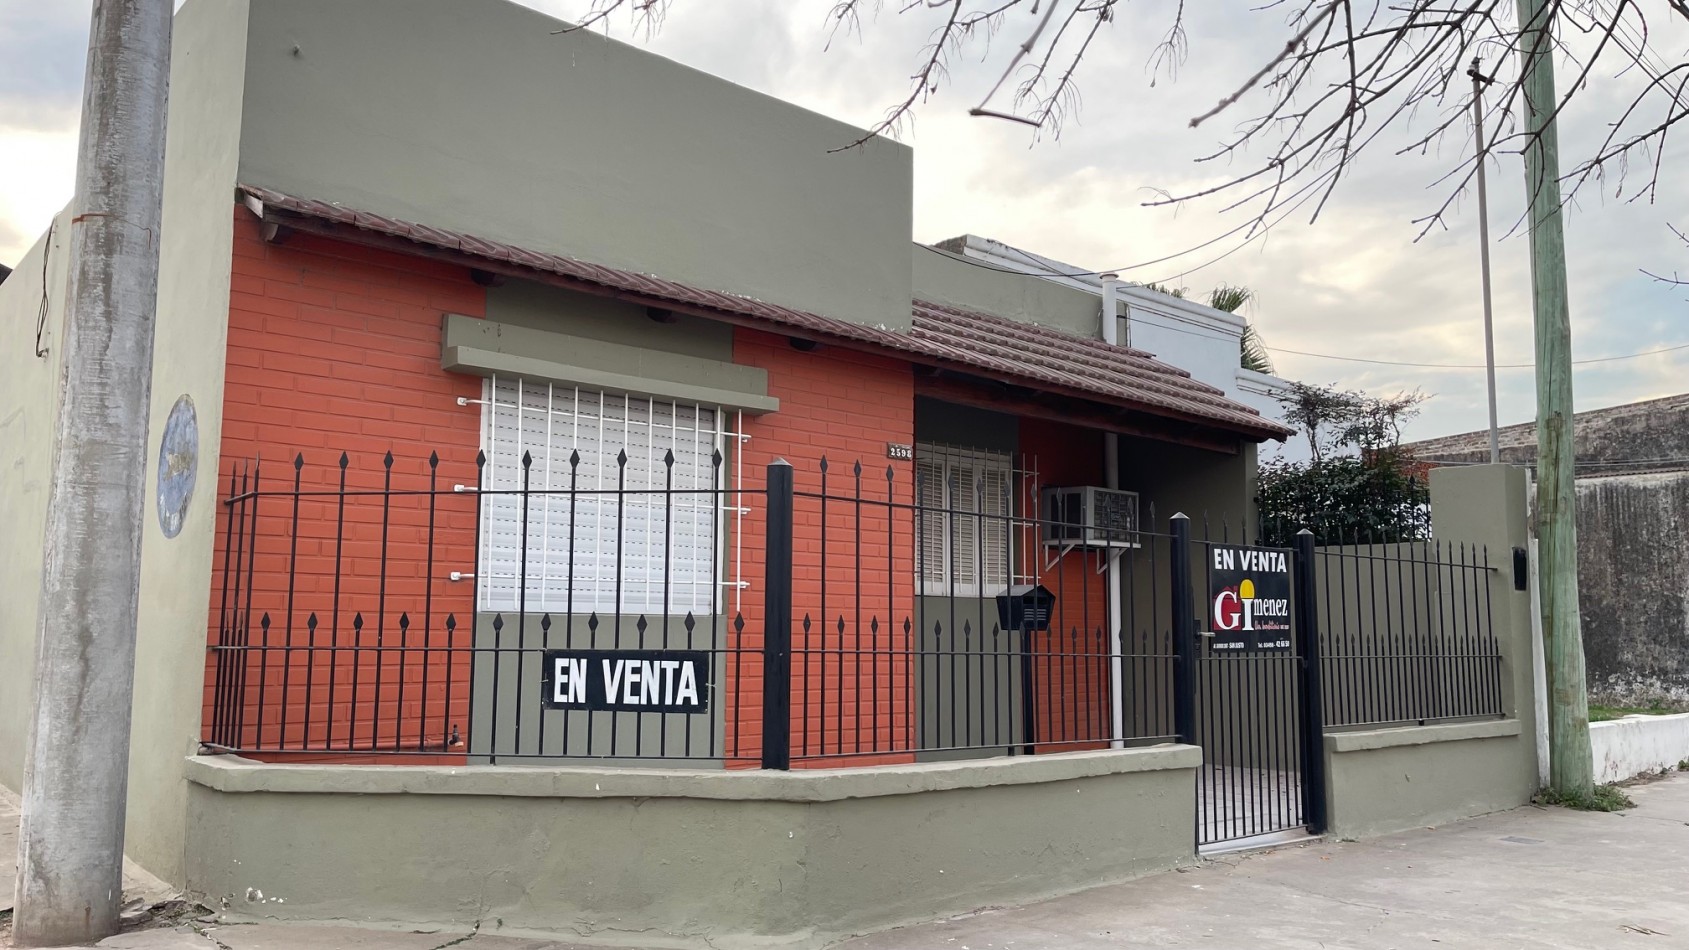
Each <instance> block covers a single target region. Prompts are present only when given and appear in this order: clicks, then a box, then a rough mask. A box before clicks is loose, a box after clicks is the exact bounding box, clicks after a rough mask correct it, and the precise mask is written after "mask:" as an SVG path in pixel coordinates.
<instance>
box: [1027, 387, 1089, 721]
mask: <svg viewBox="0 0 1689 950" xmlns="http://www.w3.org/2000/svg"><path fill="white" fill-rule="evenodd" d="M1020 447H1021V452H1022V453H1023V454H1024V455H1026V456H1028V457H1029V458H1030V459H1035V460H1036V465H1037V470H1038V480H1039V482H1040V484H1042V485H1045V486H1066V485H1101V484H1102V483H1103V474H1104V470H1103V436H1102V433H1101V432H1098V431H1096V430H1094V429H1082V428H1079V427H1077V426H1069V425H1063V424H1061V423H1054V422H1046V421H1042V420H1035V419H1023V420H1021V427H1020ZM1027 501H1028V502H1029V504H1028V506H1027V507H1026V508H1025V509H1024V510H1027V511H1031V510H1033V509H1032V507H1031V506H1030V503H1031V502H1034V501H1035V499H1028V500H1027ZM1031 553H1033V554H1034V555H1035V556H1037V557H1044V558H1047V557H1048V556H1049V555H1050V554H1051V553H1053V552H1049V551H1045V550H1038V551H1036V552H1031ZM1100 554H1101V552H1095V551H1085V550H1076V551H1070V552H1068V553H1067V554H1066V555H1065V556H1063V557H1062V558H1061V560H1060V561H1059V562H1057V563H1056V564H1055V566H1054V567H1049V568H1046V566H1045V565H1042V564H1041V565H1038V567H1039V568H1040V569H1042V573H1043V583H1044V586H1045V587H1048V588H1049V589H1050V592H1051V593H1053V594H1055V595H1056V614H1055V616H1054V617H1052V618H1051V621H1050V630H1049V632H1047V633H1039V634H1034V635H1033V637H1034V640H1033V648H1034V652H1035V653H1042V654H1045V657H1043V658H1041V659H1035V665H1036V671H1035V673H1034V674H1033V689H1034V694H1033V695H1034V702H1035V703H1036V711H1035V716H1036V722H1037V725H1036V729H1037V739H1038V742H1039V743H1040V745H1039V747H1038V750H1039V751H1040V752H1071V751H1075V750H1078V749H1094V748H1104V747H1106V746H1107V742H1106V741H1104V742H1099V741H1098V739H1099V738H1104V739H1106V737H1107V736H1108V733H1109V729H1110V722H1109V698H1110V697H1109V678H1108V659H1107V655H1108V652H1109V638H1108V634H1107V628H1108V626H1109V617H1108V585H1107V580H1108V576H1107V574H1099V573H1097V569H1098V567H1100V566H1101V561H1100V560H1099V558H1100ZM1043 743H1054V745H1045V744H1043Z"/></svg>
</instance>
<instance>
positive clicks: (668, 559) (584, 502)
mask: <svg viewBox="0 0 1689 950" xmlns="http://www.w3.org/2000/svg"><path fill="white" fill-rule="evenodd" d="M483 392H484V394H485V397H486V398H485V400H484V405H483V412H482V423H483V428H482V441H483V448H484V449H485V451H486V452H487V465H486V468H485V469H484V472H483V481H484V485H483V488H484V490H485V491H486V492H488V494H486V495H485V496H484V499H483V501H484V504H483V515H482V527H481V531H482V539H481V567H480V571H479V574H480V578H481V580H480V584H479V588H480V607H481V609H482V610H485V611H514V610H516V609H518V608H519V607H525V608H526V609H527V610H528V611H529V612H542V611H543V612H551V613H561V612H565V611H571V610H572V611H573V612H575V613H593V612H601V613H614V612H627V613H663V612H672V613H686V612H694V613H704V612H707V611H710V610H713V609H714V607H715V603H716V601H715V596H716V593H717V581H718V578H717V570H716V569H717V564H718V562H719V558H718V556H717V554H718V552H717V541H716V524H717V515H718V509H719V496H718V495H716V494H715V493H714V492H715V490H716V489H718V488H720V487H722V486H720V485H718V484H716V480H717V478H718V467H717V465H716V461H715V459H716V453H717V452H718V450H719V445H720V435H721V433H720V429H719V426H718V421H719V414H718V413H717V412H716V410H713V409H706V408H703V407H700V406H691V405H676V404H674V403H662V402H657V401H655V400H651V399H646V398H640V397H632V396H621V395H610V394H605V393H600V392H593V391H583V390H578V389H575V388H573V387H563V386H554V385H552V384H550V383H545V382H536V381H531V380H518V379H510V378H498V379H493V380H488V381H487V383H486V385H485V387H484V389H483ZM624 452H625V453H626V457H625V463H624V462H623V461H622V453H624ZM670 452H673V453H674V463H673V466H672V468H671V466H669V465H668V464H666V458H667V455H668V453H670ZM524 453H528V454H529V456H530V457H531V458H532V465H531V467H530V468H529V470H528V472H527V478H528V489H529V491H528V495H527V506H528V517H527V544H526V546H525V547H524V545H523V535H522V527H523V518H522V508H523V496H522V494H520V492H521V490H522V487H523V466H522V457H523V454H524ZM577 453H578V455H577ZM524 577H525V578H526V584H525V585H524V583H523V578H524ZM618 587H619V589H620V599H619V600H618V599H617V591H618ZM524 590H525V591H526V601H525V602H524V601H523V598H522V593H523V591H524Z"/></svg>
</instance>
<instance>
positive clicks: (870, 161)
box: [240, 0, 913, 327]
mask: <svg viewBox="0 0 1689 950" xmlns="http://www.w3.org/2000/svg"><path fill="white" fill-rule="evenodd" d="M561 26H562V24H561V23H560V22H559V21H557V20H554V19H551V18H549V17H547V16H544V15H543V14H540V13H538V12H535V11H533V10H529V9H526V8H524V7H520V6H518V5H516V4H515V3H510V2H506V0H361V2H358V3H344V2H340V0H255V2H254V3H253V4H252V18H251V31H250V34H249V39H248V44H247V45H248V49H249V60H248V67H247V76H246V104H245V115H246V119H245V122H244V124H243V129H242V136H241V162H240V177H241V180H242V181H244V182H248V183H251V184H257V185H265V186H268V187H272V188H276V189H278V190H281V191H284V192H289V193H294V194H298V195H300V196H304V197H312V198H321V199H326V200H332V201H338V202H342V203H344V204H346V205H349V206H351V207H354V208H362V209H367V210H373V211H377V212H380V213H383V214H387V215H390V216H393V217H397V218H402V219H407V220H411V221H416V222H422V223H427V224H430V225H434V226H437V227H443V228H451V229H455V230H459V231H463V232H466V233H469V234H474V235H477V236H480V237H485V238H490V239H497V240H503V241H508V242H510V243H514V244H517V245H520V246H522V247H526V248H530V249H533V250H537V251H546V252H551V253H558V254H564V255H569V256H572V257H576V258H579V259H582V260H586V261H591V262H595V263H601V264H607V265H610V266H614V267H621V268H626V269H629V270H635V271H638V272H641V273H649V274H656V275H659V276H662V277H665V278H669V279H671V280H677V281H680V282H682V283H688V284H693V285H697V286H701V287H706V288H709V289H712V290H721V291H727V292H731V293H736V294H743V295H746V296H749V297H753V298H757V299H760V300H766V301H770V302H774V303H781V304H786V305H789V306H793V307H799V308H802V309H806V310H811V311H815V312H818V313H822V314H826V315H828V316H833V317H838V318H841V319H845V320H850V321H854V322H858V323H865V324H883V325H885V326H889V327H906V326H908V323H909V296H910V294H909V287H910V277H909V257H908V255H909V250H908V248H909V244H908V241H909V235H910V219H911V218H910V216H911V211H910V208H911V196H912V188H913V185H912V173H911V153H910V150H909V148H908V147H907V146H904V145H900V144H897V143H895V142H892V141H890V140H887V139H875V140H873V141H871V142H869V143H867V144H866V145H865V146H864V147H862V148H859V149H851V150H848V151H844V152H839V153H836V154H829V153H828V150H829V149H834V148H839V147H841V146H845V145H848V144H850V143H851V142H852V141H854V140H856V139H857V138H858V137H859V136H860V135H861V132H860V130H858V129H855V128H852V127H850V126H847V125H845V124H844V123H841V122H837V121H834V120H832V119H828V118H825V117H823V116H820V115H816V114H814V113H811V112H808V111H805V110H803V109H800V108H798V107H797V106H794V105H791V104H789V103H785V102H781V101H779V100H776V99H772V98H770V97H768V96H764V95H761V94H759V93H755V92H752V91H750V90H748V89H744V88H741V87H739V86H735V85H733V84H732V83H729V82H726V81H724V80H721V79H717V78H715V77H713V76H709V75H707V74H704V73H701V72H698V71H697V70H693V69H690V68H688V67H685V66H682V65H680V64H679V63H675V62H672V61H670V60H666V59H663V58H662V57H659V56H656V55H654V54H652V53H649V52H646V51H645V50H642V49H639V48H637V47H635V46H630V45H626V44H623V43H620V42H617V41H614V40H609V39H606V38H605V37H604V36H603V35H601V34H599V33H593V32H583V33H572V34H566V35H554V31H556V30H558V29H559V28H560V27H561Z"/></svg>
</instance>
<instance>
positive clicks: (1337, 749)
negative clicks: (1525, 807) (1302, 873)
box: [1325, 719, 1536, 838]
mask: <svg viewBox="0 0 1689 950" xmlns="http://www.w3.org/2000/svg"><path fill="white" fill-rule="evenodd" d="M1528 738H1531V737H1529V736H1522V734H1521V728H1520V723H1519V720H1517V719H1500V720H1487V721H1482V722H1459V723H1447V724H1442V725H1435V726H1408V727H1404V728H1395V729H1375V730H1369V731H1365V732H1339V733H1330V734H1328V735H1326V737H1325V754H1326V790H1327V799H1326V800H1327V802H1328V803H1329V806H1328V807H1329V814H1328V818H1329V821H1328V829H1327V830H1328V831H1329V833H1330V834H1332V835H1335V836H1337V837H1340V838H1363V837H1368V836H1371V835H1382V834H1390V833H1392V832H1396V831H1402V830H1405V829H1408V828H1416V827H1422V826H1424V825H1438V824H1443V823H1445V822H1449V821H1455V820H1457V819H1460V818H1470V817H1472V816H1474V815H1482V814H1486V813H1488V812H1493V811H1501V810H1503V809H1506V808H1513V807H1516V806H1518V805H1522V804H1524V803H1525V802H1527V801H1529V800H1530V798H1531V795H1532V794H1533V793H1534V792H1535V791H1536V774H1535V767H1534V765H1533V764H1532V762H1533V760H1531V759H1530V758H1528V757H1527V756H1524V755H1522V754H1521V753H1520V749H1521V748H1522V747H1523V745H1524V743H1525V741H1526V739H1528Z"/></svg>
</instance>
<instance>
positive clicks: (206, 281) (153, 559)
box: [126, 0, 247, 882]
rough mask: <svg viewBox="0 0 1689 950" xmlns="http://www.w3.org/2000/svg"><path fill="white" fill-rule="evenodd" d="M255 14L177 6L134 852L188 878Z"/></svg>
mask: <svg viewBox="0 0 1689 950" xmlns="http://www.w3.org/2000/svg"><path fill="white" fill-rule="evenodd" d="M246 14H247V6H246V3H245V2H244V0H233V2H231V0H189V2H188V3H187V4H185V5H184V6H183V7H182V9H181V10H179V11H178V12H177V14H176V21H175V37H174V40H173V49H172V52H171V68H170V121H169V128H168V130H167V141H166V147H165V155H164V165H165V171H164V218H163V222H162V224H161V227H160V233H161V242H162V243H161V244H160V247H159V284H158V329H157V332H156V337H155V344H154V346H155V349H154V356H153V384H152V417H151V420H150V422H149V430H148V436H147V446H148V451H147V475H146V478H147V483H146V484H147V490H146V512H145V519H146V528H145V530H146V534H145V535H144V537H143V540H142V543H141V590H140V595H141V604H140V617H141V624H140V631H139V641H138V643H137V645H136V655H135V718H134V728H133V732H132V738H131V743H130V750H129V818H128V830H127V838H126V850H127V851H128V853H129V856H130V857H131V858H133V859H134V860H135V861H137V862H138V863H140V864H141V865H142V866H144V867H145V868H147V870H149V871H151V872H153V873H154V874H156V875H158V876H159V877H162V878H164V879H165V880H167V881H171V882H180V881H181V880H182V836H183V822H184V820H185V814H184V813H185V803H186V797H187V785H186V783H185V782H184V781H183V779H182V765H181V756H182V755H183V754H184V753H188V752H192V751H193V750H194V749H195V748H197V743H198V739H199V724H200V718H199V716H200V696H201V694H200V689H199V685H200V682H201V677H202V674H203V670H204V669H205V636H204V631H205V629H206V625H207V607H208V599H207V597H206V590H207V589H208V587H209V586H210V581H211V551H212V534H213V526H214V524H215V522H216V514H217V510H218V508H219V505H218V504H217V500H218V486H217V445H218V440H219V437H220V433H221V430H222V421H223V407H222V402H223V400H222V394H223V369H224V361H225V359H226V349H225V340H226V331H227V327H228V315H229V282H230V267H229V260H230V254H231V247H232V244H233V225H234V217H233V215H232V213H231V200H232V197H233V194H234V185H235V165H236V159H237V147H238V144H239V134H240V108H241V76H242V61H243V59H244V56H245V52H246V48H245V43H244V42H243V40H244V37H245V36H246ZM183 395H186V396H188V397H189V398H191V399H192V400H193V402H194V406H195V411H196V414H197V416H198V420H199V458H198V464H197V467H196V470H195V487H194V494H193V500H192V502H191V504H190V506H189V508H188V511H187V516H186V518H185V519H184V521H183V524H182V529H181V533H180V534H178V535H177V536H176V537H174V538H166V537H165V536H164V533H163V531H162V530H160V528H159V522H158V507H157V506H158V497H157V491H156V488H155V486H156V484H157V476H158V471H157V465H158V461H159V459H158V452H159V444H160V441H161V439H162V436H163V433H164V422H165V419H166V418H168V416H169V413H170V409H171V406H172V405H174V404H175V402H176V400H177V398H178V397H179V396H183Z"/></svg>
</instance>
